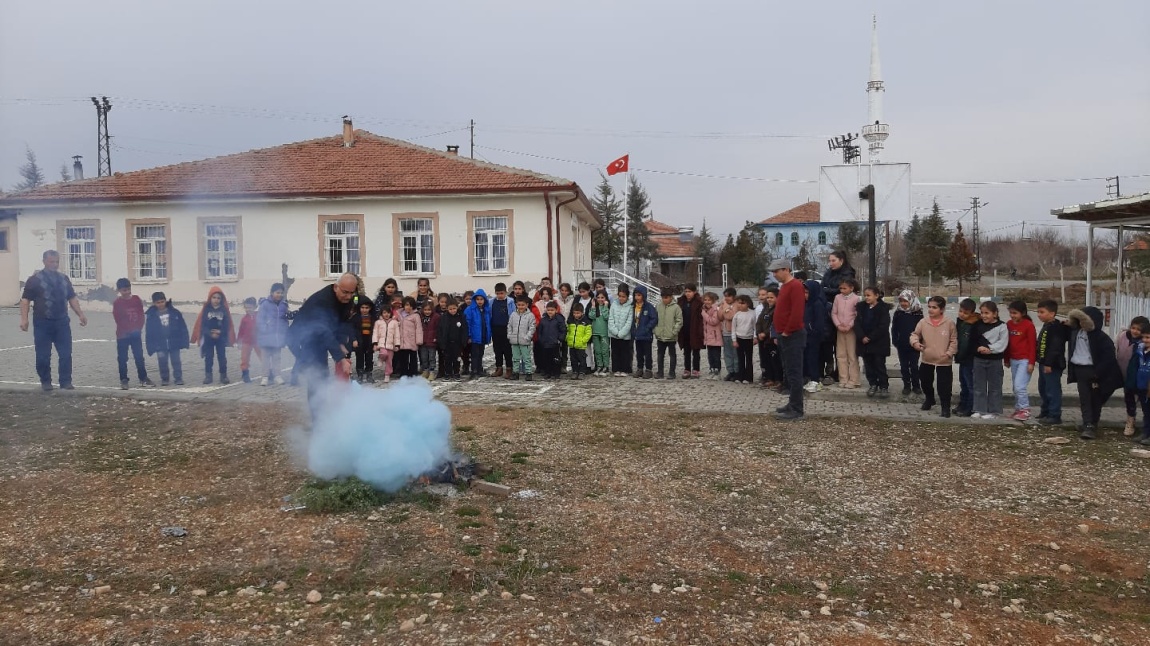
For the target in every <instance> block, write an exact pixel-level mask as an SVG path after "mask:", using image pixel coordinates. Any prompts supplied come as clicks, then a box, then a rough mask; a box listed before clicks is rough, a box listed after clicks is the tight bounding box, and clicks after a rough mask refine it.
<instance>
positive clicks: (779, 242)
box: [775, 233, 783, 247]
mask: <svg viewBox="0 0 1150 646" xmlns="http://www.w3.org/2000/svg"><path fill="white" fill-rule="evenodd" d="M775 246H776V247H781V246H783V234H781V233H776V234H775Z"/></svg>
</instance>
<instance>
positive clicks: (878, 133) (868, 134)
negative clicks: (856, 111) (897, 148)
mask: <svg viewBox="0 0 1150 646" xmlns="http://www.w3.org/2000/svg"><path fill="white" fill-rule="evenodd" d="M889 135H890V126H889V125H887V124H885V123H872V124H871V125H869V126H863V128H862V136H863V139H866V140H867V141H882V140H884V139H886V138H887V137H888V136H889Z"/></svg>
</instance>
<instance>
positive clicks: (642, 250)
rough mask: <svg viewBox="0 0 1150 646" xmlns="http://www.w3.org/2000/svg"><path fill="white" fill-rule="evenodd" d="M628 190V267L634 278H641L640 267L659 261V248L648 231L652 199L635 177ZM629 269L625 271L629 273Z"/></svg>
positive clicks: (624, 269)
mask: <svg viewBox="0 0 1150 646" xmlns="http://www.w3.org/2000/svg"><path fill="white" fill-rule="evenodd" d="M627 181H628V182H629V184H628V190H627V262H628V267H632V266H633V267H634V268H635V273H633V274H631V275H632V276H635V277H638V276H639V266H640V263H641V262H642V261H644V260H649V261H651V262H655V261H657V260H659V248H658V246H656V245H655V241H654V240H652V239H651V232H650V231H649V230H647V220H649V219H651V217H652V216H651V214H650V213H649V212H648V211H649V210H650V208H651V198H650V197H649V196H648V195H647V190H646V189H645V188H643V185H642V184H640V183H639V180H637V179H635V176H634V175H631V176H629V177H628V180H627ZM628 267H624V268H623V271H624V272H627V271H628Z"/></svg>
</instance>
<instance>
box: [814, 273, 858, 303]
mask: <svg viewBox="0 0 1150 646" xmlns="http://www.w3.org/2000/svg"><path fill="white" fill-rule="evenodd" d="M854 277H855V268H854V267H851V266H850V265H847V264H843V265H842V266H841V267H839V268H838V269H830V268H828V269H827V271H826V273H824V274H823V282H822V288H823V297H824V298H826V301H827V302H828V303H833V302H835V296H838V295H839V285H841V284H842V282H843V281H844V280H851V279H853V278H854Z"/></svg>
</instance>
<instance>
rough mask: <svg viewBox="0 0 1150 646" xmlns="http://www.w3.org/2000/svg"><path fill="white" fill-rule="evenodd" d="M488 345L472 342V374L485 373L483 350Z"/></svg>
mask: <svg viewBox="0 0 1150 646" xmlns="http://www.w3.org/2000/svg"><path fill="white" fill-rule="evenodd" d="M486 348H487V346H485V345H483V344H482V343H472V344H471V364H470V367H471V374H472V375H473V376H476V377H478V376H479V375H482V374H483V350H484V349H486Z"/></svg>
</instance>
